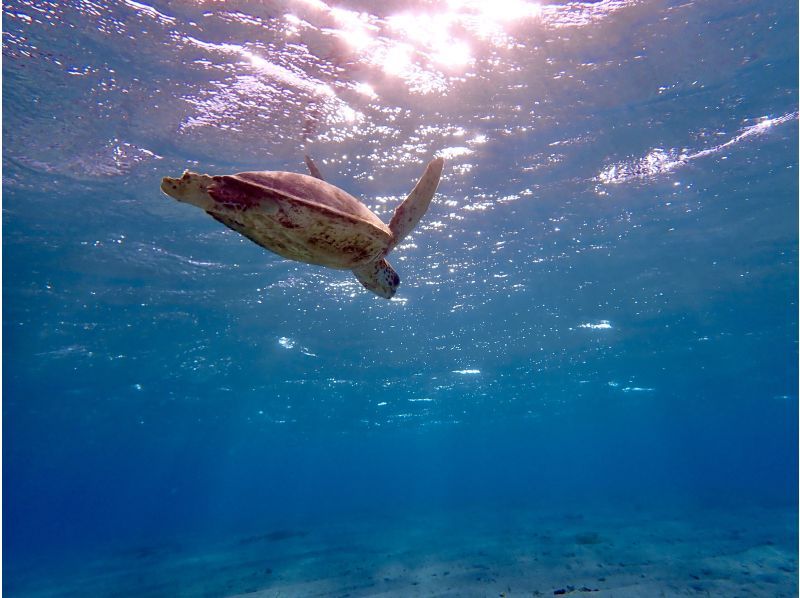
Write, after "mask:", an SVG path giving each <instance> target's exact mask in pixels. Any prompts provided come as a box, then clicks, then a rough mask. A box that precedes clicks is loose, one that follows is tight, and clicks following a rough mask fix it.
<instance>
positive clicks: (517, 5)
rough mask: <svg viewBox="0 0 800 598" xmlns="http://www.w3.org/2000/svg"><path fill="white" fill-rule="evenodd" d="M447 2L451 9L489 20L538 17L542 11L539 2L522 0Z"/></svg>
mask: <svg viewBox="0 0 800 598" xmlns="http://www.w3.org/2000/svg"><path fill="white" fill-rule="evenodd" d="M447 4H448V6H449V7H450V9H451V10H452V11H458V12H461V13H464V12H472V13H477V14H479V15H480V16H481V17H482V18H484V19H488V20H491V21H516V20H519V19H525V18H532V17H538V16H539V15H540V14H541V12H542V7H541V5H540V4H539V3H537V2H525V1H524V0H492V1H491V2H485V1H484V0H448V2H447Z"/></svg>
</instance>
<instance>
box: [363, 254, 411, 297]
mask: <svg viewBox="0 0 800 598" xmlns="http://www.w3.org/2000/svg"><path fill="white" fill-rule="evenodd" d="M353 274H355V275H356V278H358V282H360V283H361V284H363V285H364V286H365V287H366V288H367V289H369V290H370V291H372V292H373V293H375V294H376V295H380V296H381V297H383V298H384V299H391V298H392V297H394V294H395V293H396V292H397V287H398V286H400V277H399V276H398V275H397V272H395V271H394V268H392V266H391V265H390V264H389V262H387V261H386V260H385V259H381V260H378V261H375V262H370V263H369V264H367V265H366V266H361V267H360V268H354V269H353Z"/></svg>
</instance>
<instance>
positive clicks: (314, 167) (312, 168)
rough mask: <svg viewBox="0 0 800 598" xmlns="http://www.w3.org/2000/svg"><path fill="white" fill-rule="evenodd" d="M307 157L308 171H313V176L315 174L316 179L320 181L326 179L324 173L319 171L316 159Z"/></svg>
mask: <svg viewBox="0 0 800 598" xmlns="http://www.w3.org/2000/svg"><path fill="white" fill-rule="evenodd" d="M305 158H306V166H308V172H310V173H311V176H313V177H314V178H315V179H319V180H320V181H324V180H325V179H323V178H322V173H321V172H320V171H319V168H317V165H316V164H314V160H312V159H311V158H309V157H308V156H306V157H305Z"/></svg>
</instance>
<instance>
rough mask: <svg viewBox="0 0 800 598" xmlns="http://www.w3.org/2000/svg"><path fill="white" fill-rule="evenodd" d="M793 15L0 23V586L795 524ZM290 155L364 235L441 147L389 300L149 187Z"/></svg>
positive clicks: (267, 165) (210, 6)
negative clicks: (546, 525) (393, 531)
mask: <svg viewBox="0 0 800 598" xmlns="http://www.w3.org/2000/svg"><path fill="white" fill-rule="evenodd" d="M403 15H405V16H403ZM408 15H411V16H410V17H409V16H408ZM420 15H426V16H424V17H423V16H420ZM797 21H798V15H797V6H796V5H795V3H791V2H784V1H770V0H753V1H737V2H720V1H718V2H712V1H708V2H702V1H700V2H689V3H680V2H669V1H654V2H643V1H637V0H604V1H602V2H595V3H585V4H581V3H574V4H553V5H535V4H530V3H523V2H498V3H496V4H495V3H493V5H492V7H491V9H490V8H489V6H488V4H484V3H479V2H467V1H463V2H460V1H459V2H455V1H454V2H450V3H445V2H388V3H383V4H382V6H381V8H380V9H376V8H375V7H374V6H373V5H372V4H371V3H367V2H358V1H351V2H345V3H341V4H339V5H337V6H334V5H333V4H331V5H330V6H329V5H327V4H324V3H322V2H316V1H311V0H308V1H305V0H304V1H301V0H296V1H286V2H271V3H261V2H246V1H241V2H240V1H236V2H230V3H225V4H224V5H222V4H217V3H210V2H208V3H203V2H197V3H194V2H184V1H177V2H175V1H165V2H153V3H151V4H144V3H139V2H133V1H130V0H129V1H121V2H113V1H106V0H91V1H90V0H84V1H82V2H75V3H61V2H40V1H37V2H33V1H30V2H29V1H23V0H12V1H11V2H6V3H4V6H3V197H2V206H3V231H2V232H3V243H2V249H3V490H4V493H3V549H4V551H3V564H4V572H5V576H4V587H5V588H6V590H9V591H10V592H12V594H14V593H21V594H24V592H22V591H21V590H20V591H19V592H14V590H19V587H17V586H14V585H13V583H14V574H15V572H17V571H24V570H30V568H31V567H32V568H34V570H36V568H37V567H39V568H40V569H41V570H43V571H45V570H57V569H59V568H60V567H63V566H65V564H67V563H72V562H75V561H76V560H77V561H80V560H81V559H83V558H90V557H92V558H93V557H94V556H96V555H98V554H104V553H106V552H107V551H108V550H110V547H115V548H117V547H125V546H151V545H159V544H161V543H164V542H168V541H172V540H173V539H175V538H187V537H191V538H194V539H195V540H194V542H195V544H200V545H202V543H203V541H205V540H207V541H208V542H212V541H217V540H219V539H223V538H225V537H229V536H234V535H236V534H244V535H246V534H247V533H248V531H250V530H253V529H258V530H264V529H286V528H292V529H295V528H296V529H310V528H319V527H324V526H325V524H326V522H328V521H334V520H335V521H341V520H343V519H344V520H353V521H357V520H358V519H359V518H362V517H365V516H366V514H370V515H376V514H377V515H380V516H381V517H385V518H387V519H391V518H392V517H395V516H397V517H400V516H401V514H404V513H407V512H411V511H413V512H416V513H441V512H458V511H460V510H463V509H476V510H477V512H489V513H493V514H494V515H495V516H497V515H499V516H500V517H502V514H503V513H505V512H508V513H511V512H516V511H514V510H515V509H520V508H525V509H533V510H537V509H541V510H542V511H547V510H552V509H553V508H556V507H564V508H568V509H572V510H577V511H587V510H588V511H591V510H593V509H601V508H602V509H609V510H611V511H616V512H618V513H620V514H624V513H626V512H628V511H630V510H637V511H638V512H641V511H644V512H648V511H649V510H652V511H653V512H655V511H657V510H658V509H672V510H675V509H677V510H679V511H681V512H686V513H692V512H699V510H700V509H704V510H709V509H710V510H712V511H713V510H715V509H720V510H724V509H735V508H754V507H758V508H766V509H778V510H780V509H784V510H787V509H788V510H789V511H794V510H796V508H795V506H796V504H797V500H798V491H797V487H798V476H797V467H798V463H797V443H798V425H797V423H798V410H797V399H798V347H797V324H798V322H797V314H798V306H797V296H798V261H797V257H798V256H797V253H798V252H797V245H798V235H797V233H798V209H797V205H798V204H797V200H798V170H797V169H798V152H797V148H798V126H797V123H798V112H797V110H798V107H797V103H798V99H797V90H798V86H797V73H798V60H797V41H798V38H797ZM304 153H309V154H311V155H313V156H314V158H315V159H316V160H317V161H318V163H319V165H320V168H321V169H322V170H323V173H324V174H325V175H326V177H327V179H328V180H329V181H331V182H332V183H334V184H337V185H339V186H341V187H342V188H344V189H346V190H348V191H349V192H351V193H353V194H354V195H356V196H358V197H360V198H362V200H363V201H364V203H365V204H367V205H368V206H369V207H371V208H373V209H374V211H375V212H376V213H377V214H378V215H379V216H381V217H382V218H383V219H384V221H387V222H388V219H389V218H390V217H391V213H392V211H393V209H394V206H395V205H396V204H397V203H398V202H399V201H400V200H401V199H402V198H403V197H404V196H405V193H407V192H408V190H410V188H411V187H412V185H413V183H414V181H415V180H416V178H417V177H418V176H419V175H420V174H421V172H422V170H423V167H424V164H425V163H426V162H427V161H428V160H429V159H430V158H431V157H432V156H433V155H434V154H439V155H443V156H445V158H446V165H445V171H444V175H443V178H442V181H441V184H440V186H439V191H438V193H437V196H436V197H435V199H434V202H433V204H432V206H431V208H430V210H429V212H428V214H427V215H426V217H425V219H424V220H423V222H422V223H421V224H420V226H419V227H418V228H417V230H415V232H414V233H413V235H412V236H411V237H409V239H408V240H407V241H406V242H404V243H403V244H402V245H401V246H399V247H398V248H397V249H396V250H395V252H394V253H393V254H392V256H391V257H392V258H393V260H392V261H393V262H394V265H395V267H396V269H397V270H398V272H399V274H400V276H401V279H402V283H401V286H400V289H399V291H398V294H397V295H396V297H395V298H394V299H393V300H392V301H385V300H383V299H380V298H378V297H375V296H373V295H371V294H369V293H368V292H367V291H365V290H364V289H362V288H361V287H360V286H359V285H358V283H357V281H356V280H355V279H354V278H353V277H352V275H351V274H350V273H348V272H344V271H336V270H328V269H323V268H319V267H316V266H310V265H305V264H300V263H296V262H290V261H286V260H283V259H281V258H279V257H278V256H276V255H272V254H269V253H267V252H265V251H264V250H262V249H261V248H259V247H257V246H256V245H254V244H252V243H250V242H249V241H247V240H246V239H244V238H242V237H240V236H238V235H237V234H235V233H234V232H233V231H230V230H228V229H226V228H224V227H222V226H221V225H220V224H218V223H217V222H215V221H213V220H212V219H211V218H209V217H207V216H206V215H204V214H203V213H202V212H200V211H199V210H196V209H194V208H190V207H189V206H187V205H183V204H178V203H176V202H174V201H172V200H171V199H169V198H167V197H166V196H164V195H163V194H161V192H160V190H159V181H160V179H161V177H162V176H165V175H170V176H176V175H178V174H180V173H181V172H182V171H183V170H184V169H186V168H190V169H193V170H198V171H200V172H209V173H212V174H224V173H232V172H238V171H244V170H265V169H266V170H292V171H298V172H302V170H303V161H302V158H303V154H304ZM704 512H706V511H704ZM743 525H746V524H743ZM785 531H786V533H787V535H788V536H789V537H795V536H796V531H797V530H796V528H794V527H792V526H789V527H788V528H786V530H785ZM793 566H795V567H796V562H795V564H794V565H793ZM791 575H793V576H796V569H795V572H794V573H792V574H791ZM781 587H783V586H781ZM794 587H795V588H796V585H795V586H794ZM191 594H192V592H190V591H189V592H187V595H191ZM401 595H402V594H401ZM774 595H778V594H777V593H776V594H774Z"/></svg>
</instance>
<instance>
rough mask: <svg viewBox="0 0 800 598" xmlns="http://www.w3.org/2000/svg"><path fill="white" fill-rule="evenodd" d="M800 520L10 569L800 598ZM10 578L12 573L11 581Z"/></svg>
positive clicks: (546, 518) (581, 522) (755, 515)
mask: <svg viewBox="0 0 800 598" xmlns="http://www.w3.org/2000/svg"><path fill="white" fill-rule="evenodd" d="M797 525H798V521H797V513H796V511H792V510H778V509H756V508H749V509H735V510H730V509H729V510H710V509H708V510H702V511H697V510H692V511H686V512H683V513H677V512H672V513H659V514H654V513H652V512H649V511H645V510H634V509H632V510H630V512H628V513H622V512H620V511H614V512H613V513H608V512H607V513H599V512H598V513H592V514H588V513H585V512H584V513H582V512H578V511H575V512H572V511H563V512H560V513H555V514H547V515H544V514H542V513H541V512H538V511H535V510H523V509H502V510H498V511H494V512H487V511H481V510H465V511H459V512H457V513H453V512H435V513H434V512H429V513H424V514H420V513H414V514H406V515H404V516H402V517H399V516H398V517H392V518H387V517H382V516H380V515H375V514H374V513H373V514H370V515H364V516H359V517H357V518H351V519H348V520H339V521H336V522H325V523H324V525H315V526H306V527H302V526H286V527H269V528H266V529H260V528H259V529H254V530H253V533H252V534H249V535H239V536H236V537H235V538H229V539H226V540H224V541H218V542H216V543H214V544H201V543H199V542H196V541H194V542H193V541H190V540H187V539H184V540H182V541H176V542H170V543H166V544H159V545H153V546H137V547H134V548H128V549H124V550H114V551H110V552H109V554H108V556H106V557H103V558H99V559H94V560H92V561H90V562H84V563H83V564H82V565H81V566H79V567H72V568H69V569H67V570H65V569H64V568H60V570H57V569H54V568H49V569H46V570H42V569H39V568H35V567H34V568H29V569H28V570H26V571H18V572H16V573H13V574H10V572H8V571H5V573H6V575H5V576H4V580H3V585H4V590H5V592H4V593H5V594H6V595H7V596H25V597H37V598H38V597H45V596H48V597H50V596H126V597H127V596H130V597H134V596H135V597H153V596H165V597H166V596H247V597H249V598H257V597H261V598H266V597H277V596H281V597H286V596H338V597H345V596H352V597H359V596H454V597H455V596H467V597H469V596H508V597H513V596H560V595H564V596H573V597H576V598H577V597H581V596H585V597H587V598H588V597H598V598H599V597H616V598H623V597H632V596H637V597H648V598H649V597H659V596H720V597H725V598H735V597H737V596H738V597H742V598H745V597H747V598H753V597H764V598H767V597H769V598H780V597H783V596H786V597H792V596H797V595H798V574H797V556H798V555H797ZM9 575H10V577H9Z"/></svg>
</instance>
